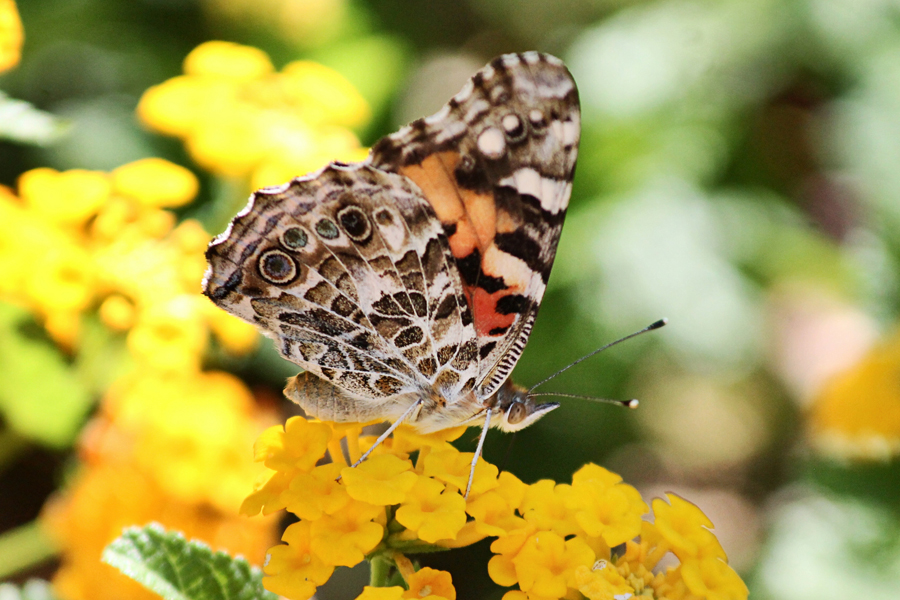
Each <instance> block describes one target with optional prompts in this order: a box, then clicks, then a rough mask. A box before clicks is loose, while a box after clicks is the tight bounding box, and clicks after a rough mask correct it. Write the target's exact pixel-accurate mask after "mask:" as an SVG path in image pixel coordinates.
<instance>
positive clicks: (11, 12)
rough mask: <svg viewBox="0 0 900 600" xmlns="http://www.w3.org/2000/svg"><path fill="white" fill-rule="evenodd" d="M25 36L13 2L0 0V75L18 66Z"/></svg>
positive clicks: (12, 0) (11, 0)
mask: <svg viewBox="0 0 900 600" xmlns="http://www.w3.org/2000/svg"><path fill="white" fill-rule="evenodd" d="M24 39H25V34H24V32H23V30H22V21H21V19H19V12H18V11H17V10H16V3H15V2H14V0H0V73H2V72H3V71H8V70H9V69H12V68H13V67H14V66H16V65H17V64H19V59H20V58H21V56H22V42H23V41H24Z"/></svg>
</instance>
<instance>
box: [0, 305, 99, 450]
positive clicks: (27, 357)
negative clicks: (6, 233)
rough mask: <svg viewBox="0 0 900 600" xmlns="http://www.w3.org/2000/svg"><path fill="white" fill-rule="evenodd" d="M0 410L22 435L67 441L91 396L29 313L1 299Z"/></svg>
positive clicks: (47, 441)
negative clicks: (0, 383)
mask: <svg viewBox="0 0 900 600" xmlns="http://www.w3.org/2000/svg"><path fill="white" fill-rule="evenodd" d="M0 339H2V340H3V343H2V344H0V382H2V385H0V413H2V414H3V416H4V418H5V419H6V421H7V423H8V424H9V425H10V427H12V428H13V429H14V430H15V431H16V432H18V433H20V434H21V435H23V436H25V437H28V438H31V439H34V440H37V441H39V442H41V443H43V444H46V445H48V446H52V447H57V448H64V447H66V446H69V445H71V443H72V441H73V440H74V438H75V435H76V434H77V433H78V430H79V428H80V427H81V425H82V424H83V423H84V418H85V416H86V414H87V412H88V410H89V409H90V407H91V405H92V404H93V396H92V395H91V394H90V393H89V391H88V389H87V388H86V387H85V385H84V384H83V383H82V382H81V379H80V378H79V376H78V374H77V373H76V371H75V370H74V369H73V368H72V367H71V366H70V365H69V364H68V363H67V361H66V359H65V357H64V356H63V355H62V353H60V351H59V350H58V349H57V348H56V346H54V345H53V343H52V342H51V341H50V340H49V339H47V337H46V334H45V333H44V331H43V329H41V328H40V327H39V326H38V325H37V324H36V323H35V322H34V320H33V318H32V316H31V314H30V313H29V312H28V311H27V310H25V309H22V308H19V307H16V306H13V305H11V304H4V303H0Z"/></svg>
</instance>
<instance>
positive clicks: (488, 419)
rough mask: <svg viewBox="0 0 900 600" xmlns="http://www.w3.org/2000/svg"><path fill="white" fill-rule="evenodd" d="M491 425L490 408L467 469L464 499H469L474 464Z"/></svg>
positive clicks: (487, 410) (476, 462)
mask: <svg viewBox="0 0 900 600" xmlns="http://www.w3.org/2000/svg"><path fill="white" fill-rule="evenodd" d="M490 426H491V409H490V408H487V409H486V414H485V417H484V427H482V428H481V437H480V438H478V447H477V448H475V456H474V457H472V466H471V468H470V469H469V483H468V484H466V495H465V498H466V500H468V499H469V490H471V489H472V480H474V479H475V465H477V464H478V458H479V457H480V456H481V449H482V448H484V438H486V437H487V432H488V428H489V427H490Z"/></svg>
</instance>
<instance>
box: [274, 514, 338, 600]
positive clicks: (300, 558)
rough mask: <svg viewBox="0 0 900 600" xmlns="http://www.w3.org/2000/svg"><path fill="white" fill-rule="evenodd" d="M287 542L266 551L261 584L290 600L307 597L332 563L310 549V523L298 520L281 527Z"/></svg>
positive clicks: (284, 539)
mask: <svg viewBox="0 0 900 600" xmlns="http://www.w3.org/2000/svg"><path fill="white" fill-rule="evenodd" d="M281 540H282V541H283V542H285V543H286V545H285V544H282V545H279V546H275V547H274V548H272V549H270V550H269V554H268V556H267V557H266V563H265V566H264V567H263V572H264V573H265V574H266V576H265V577H263V586H264V587H265V588H266V589H267V590H269V591H270V592H272V593H275V594H279V595H281V596H284V597H285V598H290V599H291V600H306V599H307V598H311V597H312V596H313V594H315V593H316V588H317V587H318V586H320V585H322V584H323V583H325V582H326V581H328V578H329V577H331V574H332V573H333V572H334V566H332V565H329V564H326V563H324V562H322V560H321V559H319V557H318V556H316V555H315V553H313V551H312V538H311V535H310V525H309V523H306V522H303V521H300V522H299V523H294V524H292V525H290V526H289V527H288V528H287V529H285V530H284V535H283V536H281Z"/></svg>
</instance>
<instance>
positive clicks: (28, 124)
mask: <svg viewBox="0 0 900 600" xmlns="http://www.w3.org/2000/svg"><path fill="white" fill-rule="evenodd" d="M70 126H71V125H70V123H68V122H67V121H64V120H62V119H58V118H56V117H54V116H53V115H51V114H50V113H46V112H44V111H42V110H38V109H37V108H35V107H33V106H32V105H31V104H29V103H27V102H25V101H24V100H16V99H14V98H10V97H9V96H7V95H6V94H4V93H3V92H0V139H7V140H11V141H13V142H20V143H23V144H33V145H35V146H46V145H48V144H52V143H53V142H55V141H56V140H58V139H59V138H61V137H63V136H64V135H66V133H67V132H68V131H69V128H70Z"/></svg>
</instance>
